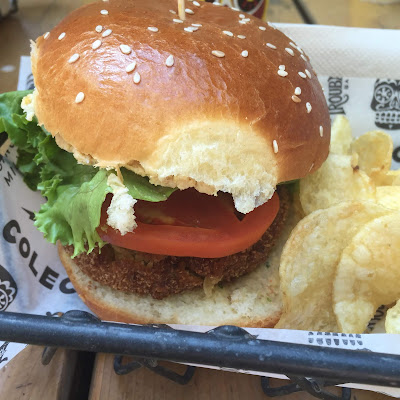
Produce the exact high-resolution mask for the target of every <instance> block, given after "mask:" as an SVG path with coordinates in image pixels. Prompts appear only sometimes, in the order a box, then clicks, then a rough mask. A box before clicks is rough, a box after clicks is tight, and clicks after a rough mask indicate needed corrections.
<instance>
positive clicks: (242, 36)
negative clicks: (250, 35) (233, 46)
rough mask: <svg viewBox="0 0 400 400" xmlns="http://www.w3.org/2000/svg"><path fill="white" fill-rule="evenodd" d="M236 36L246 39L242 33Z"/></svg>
mask: <svg viewBox="0 0 400 400" xmlns="http://www.w3.org/2000/svg"><path fill="white" fill-rule="evenodd" d="M237 37H238V38H239V39H246V36H244V35H237Z"/></svg>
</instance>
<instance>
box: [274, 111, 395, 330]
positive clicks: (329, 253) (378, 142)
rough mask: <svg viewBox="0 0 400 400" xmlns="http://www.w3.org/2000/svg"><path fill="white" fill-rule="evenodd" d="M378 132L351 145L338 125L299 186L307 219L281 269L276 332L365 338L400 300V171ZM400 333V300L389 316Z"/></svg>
mask: <svg viewBox="0 0 400 400" xmlns="http://www.w3.org/2000/svg"><path fill="white" fill-rule="evenodd" d="M392 152H393V142H392V139H391V137H390V136H389V135H387V134H386V133H384V132H380V131H372V132H368V133H366V134H364V135H362V136H360V137H359V138H357V139H353V137H352V134H351V129H350V124H349V122H348V120H347V119H346V118H345V117H338V118H337V119H336V120H335V122H334V124H333V127H332V138H331V147H330V154H329V156H328V158H327V160H326V161H325V162H324V164H323V165H322V167H321V168H320V169H319V170H318V171H316V172H315V173H314V174H311V175H309V176H307V177H306V178H304V179H302V180H301V181H300V193H299V197H300V203H301V207H302V210H303V212H304V218H303V219H302V220H301V221H300V222H299V223H298V224H297V226H296V227H295V228H294V230H293V231H292V233H291V235H290V237H289V240H288V241H287V243H286V245H285V247H284V250H283V253H282V257H281V265H280V277H281V290H282V297H283V313H282V317H281V319H280V321H279V323H278V324H277V326H276V327H277V328H282V329H283V328H286V329H303V330H317V331H330V332H347V333H362V332H364V331H365V329H366V327H367V325H368V322H369V321H370V319H371V318H372V317H373V316H374V314H375V311H376V309H377V308H378V307H379V306H380V305H382V304H385V305H391V304H392V303H395V302H396V301H397V300H399V299H400V170H397V171H392V170H390V165H391V160H392ZM385 326H386V331H387V332H388V333H400V300H399V301H398V302H397V304H396V305H395V306H394V307H393V308H391V309H390V310H389V311H388V313H387V316H386V323H385Z"/></svg>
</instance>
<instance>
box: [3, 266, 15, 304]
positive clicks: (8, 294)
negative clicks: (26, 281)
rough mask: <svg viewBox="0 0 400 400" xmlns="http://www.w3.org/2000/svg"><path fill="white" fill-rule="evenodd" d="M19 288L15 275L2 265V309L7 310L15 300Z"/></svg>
mask: <svg viewBox="0 0 400 400" xmlns="http://www.w3.org/2000/svg"><path fill="white" fill-rule="evenodd" d="M17 290H18V289H17V284H16V283H15V281H14V279H13V277H12V276H11V275H10V273H9V272H8V271H7V270H6V269H5V268H3V267H2V266H1V265H0V311H5V310H6V309H7V307H8V306H9V305H10V304H11V303H12V302H13V301H14V299H15V296H16V295H17Z"/></svg>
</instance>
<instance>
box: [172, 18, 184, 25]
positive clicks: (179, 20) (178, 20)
mask: <svg viewBox="0 0 400 400" xmlns="http://www.w3.org/2000/svg"><path fill="white" fill-rule="evenodd" d="M172 21H174V22H176V23H178V24H183V21H182V20H181V19H178V18H174V19H173V20H172Z"/></svg>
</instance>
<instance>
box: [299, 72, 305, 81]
mask: <svg viewBox="0 0 400 400" xmlns="http://www.w3.org/2000/svg"><path fill="white" fill-rule="evenodd" d="M298 74H299V75H300V76H301V77H302V78H304V79H306V78H307V76H306V74H305V73H304V72H301V71H299V72H298Z"/></svg>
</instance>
